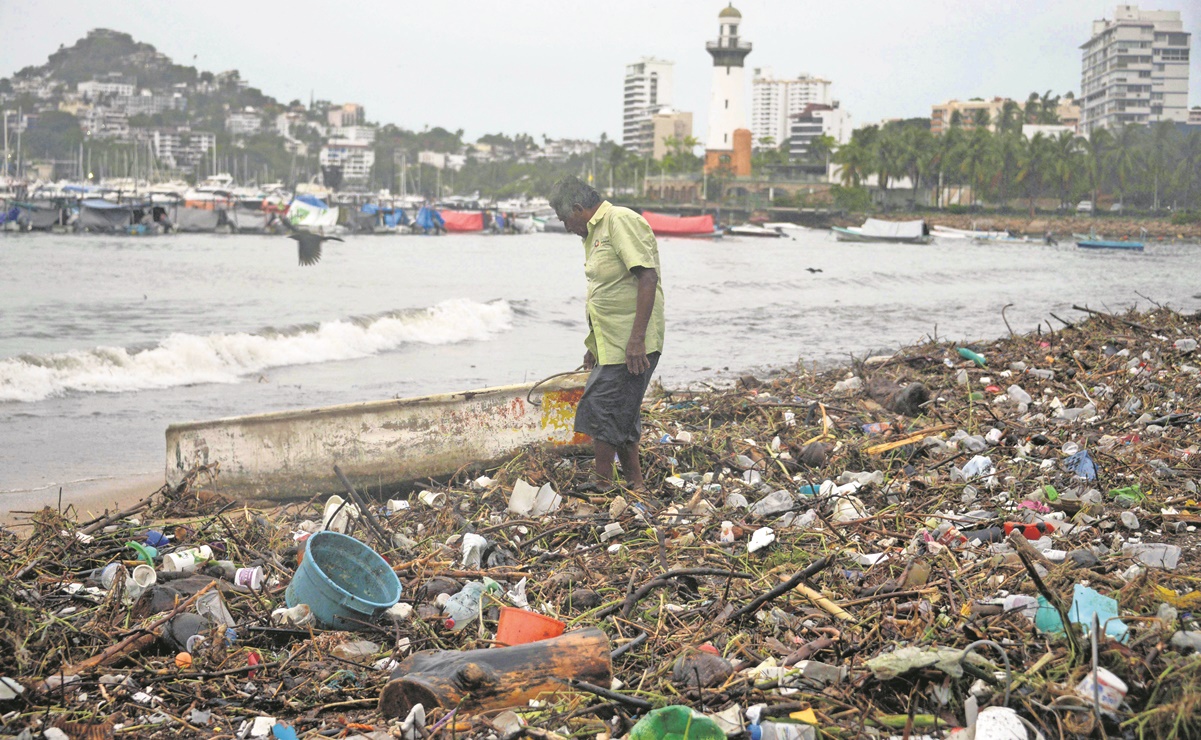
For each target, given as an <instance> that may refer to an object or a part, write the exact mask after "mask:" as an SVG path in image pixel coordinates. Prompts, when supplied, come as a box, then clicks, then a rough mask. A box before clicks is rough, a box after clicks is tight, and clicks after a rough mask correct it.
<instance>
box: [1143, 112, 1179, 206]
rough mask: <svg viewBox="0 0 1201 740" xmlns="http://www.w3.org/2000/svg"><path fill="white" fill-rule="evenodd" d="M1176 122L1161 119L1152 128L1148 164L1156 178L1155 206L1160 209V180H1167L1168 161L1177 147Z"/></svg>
mask: <svg viewBox="0 0 1201 740" xmlns="http://www.w3.org/2000/svg"><path fill="white" fill-rule="evenodd" d="M1175 138H1176V124H1174V123H1173V122H1171V121H1160V122H1159V123H1157V124H1155V125H1154V126H1153V127H1152V128H1151V141H1150V142H1149V151H1148V155H1149V156H1148V157H1147V160H1148V161H1147V165H1148V166H1149V167H1150V169H1151V175H1152V177H1153V178H1154V180H1155V184H1154V186H1153V187H1154V191H1155V194H1154V196H1153V198H1154V199H1153V201H1152V202H1153V206H1152V207H1153V208H1154V209H1155V210H1156V211H1158V210H1159V183H1160V180H1161V179H1162V180H1166V179H1167V178H1166V173H1165V170H1167V168H1168V161H1169V159H1170V158H1171V155H1172V149H1174V148H1175V146H1174V145H1175V141H1174V139H1175Z"/></svg>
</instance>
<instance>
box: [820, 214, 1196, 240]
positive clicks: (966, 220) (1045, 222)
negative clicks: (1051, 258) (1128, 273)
mask: <svg viewBox="0 0 1201 740" xmlns="http://www.w3.org/2000/svg"><path fill="white" fill-rule="evenodd" d="M869 217H871V218H882V219H884V220H887V221H913V220H917V219H925V221H926V222H927V223H929V224H931V225H933V224H938V225H940V226H950V227H951V228H955V229H979V230H981V231H984V230H994V231H1013V232H1016V233H1018V234H1024V235H1027V236H1035V237H1041V236H1043V235H1044V234H1046V233H1047V232H1048V231H1050V232H1052V233H1053V234H1054V235H1055V238H1056V239H1058V240H1059V241H1061V242H1063V241H1068V240H1070V239H1071V237H1072V234H1087V233H1089V232H1091V231H1094V230H1095V231H1096V233H1097V235H1098V236H1105V237H1108V238H1110V239H1132V240H1136V239H1138V238H1139V237H1140V236H1142V230H1143V229H1146V230H1147V233H1146V238H1147V239H1151V240H1154V241H1166V242H1190V243H1192V242H1201V223H1192V224H1173V223H1172V222H1171V221H1169V220H1167V219H1162V218H1145V219H1144V218H1134V217H1117V216H1105V217H1103V218H1093V217H1088V216H1075V215H1072V216H1046V215H1042V214H1036V215H1035V217H1034V218H1030V217H1029V216H1017V215H1000V214H993V213H942V212H940V213H930V212H917V213H906V212H898V211H890V212H888V213H883V214H867V213H862V214H845V215H840V216H837V217H834V218H833V219H832V220H831V223H832V225H834V226H859V225H860V224H862V223H863V221H864V219H866V218H869Z"/></svg>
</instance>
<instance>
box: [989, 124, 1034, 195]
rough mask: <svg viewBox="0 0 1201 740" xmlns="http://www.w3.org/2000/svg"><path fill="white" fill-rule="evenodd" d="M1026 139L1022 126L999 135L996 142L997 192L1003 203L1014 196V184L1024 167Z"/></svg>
mask: <svg viewBox="0 0 1201 740" xmlns="http://www.w3.org/2000/svg"><path fill="white" fill-rule="evenodd" d="M1025 148H1026V140H1025V139H1024V138H1023V137H1022V133H1021V128H1018V129H1017V130H1016V131H1011V132H1008V133H1005V134H1003V135H1001V136H999V137H997V142H996V167H997V169H996V173H997V176H996V184H995V188H996V192H997V194H998V196H999V200H1001V202H1002V203H1004V202H1007V201H1008V200H1009V199H1010V198H1012V197H1013V186H1014V184H1015V183H1016V181H1017V178H1018V173H1019V172H1020V171H1021V169H1022V158H1023V156H1024V154H1025Z"/></svg>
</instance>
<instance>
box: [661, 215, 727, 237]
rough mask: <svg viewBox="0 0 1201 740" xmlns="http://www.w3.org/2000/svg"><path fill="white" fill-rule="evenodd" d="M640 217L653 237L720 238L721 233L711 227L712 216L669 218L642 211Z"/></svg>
mask: <svg viewBox="0 0 1201 740" xmlns="http://www.w3.org/2000/svg"><path fill="white" fill-rule="evenodd" d="M642 217H643V218H645V219H646V222H647V223H648V224H650V225H651V231H653V232H655V236H684V237H692V238H697V237H704V238H706V239H712V238H715V237H720V236H721V232H720V231H718V230H717V229H715V228H714V226H713V216H708V215H706V216H669V215H667V214H666V213H655V212H654V211H643V212H642Z"/></svg>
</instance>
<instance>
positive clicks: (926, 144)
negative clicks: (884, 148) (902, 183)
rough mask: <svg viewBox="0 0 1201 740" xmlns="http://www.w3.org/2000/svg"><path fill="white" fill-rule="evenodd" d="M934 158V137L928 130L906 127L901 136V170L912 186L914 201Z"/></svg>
mask: <svg viewBox="0 0 1201 740" xmlns="http://www.w3.org/2000/svg"><path fill="white" fill-rule="evenodd" d="M934 158H935V141H934V135H933V134H931V133H930V129H928V128H916V127H912V126H911V127H908V128H906V129H905V130H904V132H903V133H902V135H901V155H900V164H901V169H902V170H903V171H904V173H905V174H906V175H907V176H908V177H909V182H911V183H912V184H913V195H914V198H915V199H916V197H917V194H918V192H919V191H920V190H921V189H922V181H923V178H924V177H925V176H926V175H927V174H928V173H929V172H930V168H931V167H932V166H933V163H934Z"/></svg>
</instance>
